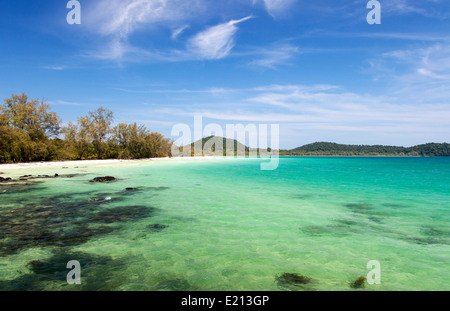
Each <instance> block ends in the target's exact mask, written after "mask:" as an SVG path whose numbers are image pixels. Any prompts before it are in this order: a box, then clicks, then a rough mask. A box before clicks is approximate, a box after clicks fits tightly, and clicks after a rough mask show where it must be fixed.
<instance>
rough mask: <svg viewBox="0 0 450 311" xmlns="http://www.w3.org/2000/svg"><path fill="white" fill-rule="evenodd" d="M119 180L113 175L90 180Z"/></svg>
mask: <svg viewBox="0 0 450 311" xmlns="http://www.w3.org/2000/svg"><path fill="white" fill-rule="evenodd" d="M117 180H118V179H117V178H115V177H113V176H104V177H95V178H94V179H92V180H91V181H90V182H112V181H117Z"/></svg>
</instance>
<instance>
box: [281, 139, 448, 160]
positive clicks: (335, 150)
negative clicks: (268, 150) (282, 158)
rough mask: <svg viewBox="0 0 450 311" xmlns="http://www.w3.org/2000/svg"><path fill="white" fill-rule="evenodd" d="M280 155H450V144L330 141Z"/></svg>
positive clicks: (282, 151)
mask: <svg viewBox="0 0 450 311" xmlns="http://www.w3.org/2000/svg"><path fill="white" fill-rule="evenodd" d="M280 155H291V156H314V155H321V156H323V155H329V156H415V157H448V156H450V144H447V143H442V144H439V143H428V144H423V145H417V146H413V147H399V146H383V145H373V146H369V145H344V144H336V143H328V142H316V143H313V144H308V145H304V146H301V147H298V148H295V149H291V150H280Z"/></svg>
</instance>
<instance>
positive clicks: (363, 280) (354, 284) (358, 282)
mask: <svg viewBox="0 0 450 311" xmlns="http://www.w3.org/2000/svg"><path fill="white" fill-rule="evenodd" d="M365 283H366V278H365V277H363V276H361V277H359V278H358V279H356V280H355V281H353V282H350V287H351V288H364V286H365Z"/></svg>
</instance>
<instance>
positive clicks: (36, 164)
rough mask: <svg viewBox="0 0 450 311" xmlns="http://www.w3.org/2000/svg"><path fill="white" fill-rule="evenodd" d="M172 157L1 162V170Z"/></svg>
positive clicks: (154, 159)
mask: <svg viewBox="0 0 450 311" xmlns="http://www.w3.org/2000/svg"><path fill="white" fill-rule="evenodd" d="M168 159H170V158H151V159H139V160H80V161H49V162H28V163H10V164H0V172H2V171H7V170H12V169H21V168H40V167H58V166H63V167H64V166H74V165H75V166H76V165H86V164H91V165H92V164H109V163H121V162H135V161H160V160H168Z"/></svg>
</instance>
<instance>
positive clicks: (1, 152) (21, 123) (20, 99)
mask: <svg viewBox="0 0 450 311" xmlns="http://www.w3.org/2000/svg"><path fill="white" fill-rule="evenodd" d="M113 122H114V114H113V112H112V111H110V110H108V109H106V108H103V107H100V108H98V109H96V110H95V111H91V112H89V113H88V115H86V116H82V117H80V118H78V120H77V122H76V123H73V122H69V123H67V125H66V126H64V127H61V126H60V124H61V120H60V119H59V117H58V116H57V115H56V113H54V112H50V107H49V106H48V105H47V104H45V103H44V102H42V101H41V102H39V101H37V100H29V99H28V97H27V96H26V95H25V94H21V95H12V96H11V98H9V99H5V100H4V105H0V163H11V162H29V161H51V160H82V159H106V158H108V159H116V158H121V159H137V158H153V157H167V156H170V150H171V146H172V141H171V140H169V139H167V138H164V137H163V136H162V135H161V134H159V133H153V132H150V131H149V130H147V129H146V128H145V127H144V126H143V125H137V124H136V123H135V124H125V123H121V124H118V125H117V126H115V127H112V124H113Z"/></svg>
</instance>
